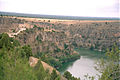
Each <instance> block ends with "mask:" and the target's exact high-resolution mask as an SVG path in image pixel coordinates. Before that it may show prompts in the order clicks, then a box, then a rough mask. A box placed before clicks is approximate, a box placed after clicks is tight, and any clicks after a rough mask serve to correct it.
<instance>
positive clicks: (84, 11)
mask: <svg viewBox="0 0 120 80" xmlns="http://www.w3.org/2000/svg"><path fill="white" fill-rule="evenodd" d="M119 4H120V0H0V11H4V12H17V13H30V14H47V15H64V16H83V17H120V16H119V15H120V13H119V11H120V6H119Z"/></svg>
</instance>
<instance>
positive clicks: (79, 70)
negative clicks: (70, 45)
mask: <svg viewBox="0 0 120 80" xmlns="http://www.w3.org/2000/svg"><path fill="white" fill-rule="evenodd" d="M75 50H76V51H77V52H79V54H80V55H81V57H80V59H78V60H76V61H74V62H69V63H66V64H64V65H63V66H62V67H61V68H60V69H59V71H60V72H61V74H63V73H64V72H65V71H69V72H70V73H71V74H72V75H73V76H75V77H77V78H79V77H80V78H81V80H84V79H85V77H84V75H87V74H89V75H90V76H96V79H95V80H97V78H98V77H97V75H96V74H100V73H99V72H98V71H96V70H95V68H94V67H95V62H96V61H97V60H99V59H100V58H105V55H104V53H103V52H99V51H92V50H88V49H75Z"/></svg>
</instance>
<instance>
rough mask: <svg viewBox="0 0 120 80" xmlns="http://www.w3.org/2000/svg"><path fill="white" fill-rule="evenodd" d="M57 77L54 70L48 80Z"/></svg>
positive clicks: (53, 79) (54, 79)
mask: <svg viewBox="0 0 120 80" xmlns="http://www.w3.org/2000/svg"><path fill="white" fill-rule="evenodd" d="M57 77H58V75H57V73H56V70H53V71H52V73H51V78H50V80H56V78H57Z"/></svg>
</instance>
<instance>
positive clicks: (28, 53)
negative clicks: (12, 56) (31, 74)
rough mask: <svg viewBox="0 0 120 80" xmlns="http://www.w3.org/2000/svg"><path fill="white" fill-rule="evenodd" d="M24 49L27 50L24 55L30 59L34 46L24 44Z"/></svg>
mask: <svg viewBox="0 0 120 80" xmlns="http://www.w3.org/2000/svg"><path fill="white" fill-rule="evenodd" d="M22 49H23V50H24V52H25V53H24V54H23V55H22V56H23V57H27V58H28V59H29V57H30V56H32V48H31V47H30V45H24V46H23V47H22Z"/></svg>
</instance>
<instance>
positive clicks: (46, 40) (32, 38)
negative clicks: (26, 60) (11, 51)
mask: <svg viewBox="0 0 120 80" xmlns="http://www.w3.org/2000/svg"><path fill="white" fill-rule="evenodd" d="M16 38H17V39H18V40H19V41H20V42H21V44H22V45H24V44H29V45H31V47H32V49H33V53H37V52H44V53H51V54H50V55H51V56H54V57H60V56H65V55H66V54H70V55H72V54H77V53H76V52H75V51H74V47H73V46H72V45H71V43H70V42H69V40H68V38H67V36H66V34H65V33H64V32H57V31H55V32H54V31H51V32H50V31H45V30H39V27H37V28H32V29H29V30H28V31H27V32H26V31H24V32H22V33H20V34H19V35H18V36H17V37H16Z"/></svg>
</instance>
